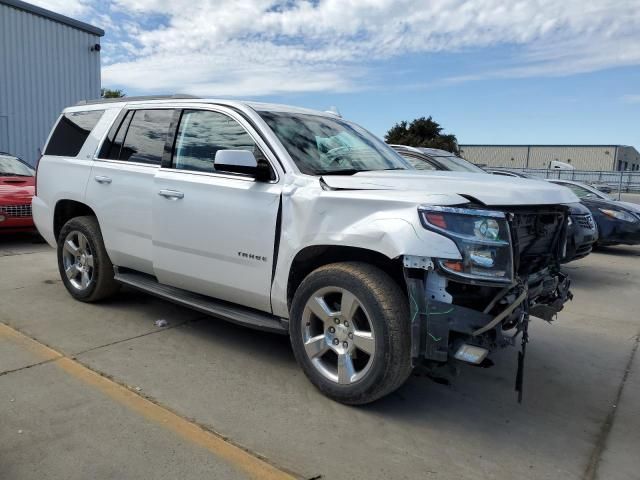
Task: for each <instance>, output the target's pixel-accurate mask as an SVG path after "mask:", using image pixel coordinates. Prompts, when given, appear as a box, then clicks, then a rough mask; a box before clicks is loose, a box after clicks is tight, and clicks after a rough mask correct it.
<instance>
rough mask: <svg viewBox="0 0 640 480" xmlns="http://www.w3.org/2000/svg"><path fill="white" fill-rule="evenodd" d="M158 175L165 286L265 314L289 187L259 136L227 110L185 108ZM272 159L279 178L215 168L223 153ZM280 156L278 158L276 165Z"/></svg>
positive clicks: (157, 229)
mask: <svg viewBox="0 0 640 480" xmlns="http://www.w3.org/2000/svg"><path fill="white" fill-rule="evenodd" d="M176 123H178V128H177V130H176V135H175V141H174V143H173V148H172V149H171V150H172V151H171V152H170V153H168V154H167V156H166V157H165V162H166V163H163V167H162V168H161V169H160V170H158V171H157V173H156V176H155V188H154V193H153V195H152V197H153V267H154V271H155V274H156V276H157V278H158V280H159V281H160V282H161V283H164V284H167V285H172V286H176V287H180V288H183V289H187V290H190V291H194V292H197V293H202V294H205V295H209V296H212V297H215V298H218V299H222V300H227V301H231V302H235V303H239V304H242V305H246V306H249V307H253V308H256V309H260V310H263V311H270V310H271V302H270V289H271V277H272V266H273V260H274V258H273V255H274V242H275V232H276V219H277V215H278V208H279V205H280V193H281V184H280V183H279V180H278V176H277V173H276V170H275V169H273V163H272V162H271V161H270V160H269V158H268V157H267V156H265V153H266V154H267V155H269V156H271V154H270V153H269V152H268V151H267V147H266V145H265V144H264V142H263V141H262V140H261V139H260V137H259V135H258V134H257V132H255V131H254V130H253V129H252V127H251V126H250V125H248V124H246V123H245V122H244V121H243V119H242V118H241V117H239V116H238V115H237V114H236V113H235V112H233V111H231V110H229V109H226V108H224V107H211V108H210V109H192V110H184V111H182V113H181V115H180V116H179V118H177V119H176ZM223 149H234V150H236V149H245V150H250V151H252V152H253V153H254V155H255V156H256V158H257V159H260V160H262V161H265V162H268V163H269V164H270V165H271V169H272V181H267V182H258V181H255V180H254V179H253V178H252V177H250V176H247V175H241V174H230V173H228V172H223V171H217V170H216V169H215V168H214V164H213V161H214V157H215V153H216V152H217V151H218V150H223ZM273 159H274V158H273V157H271V160H273Z"/></svg>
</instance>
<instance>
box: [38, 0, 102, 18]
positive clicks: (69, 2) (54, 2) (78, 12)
mask: <svg viewBox="0 0 640 480" xmlns="http://www.w3.org/2000/svg"><path fill="white" fill-rule="evenodd" d="M29 3H31V4H33V5H36V6H38V7H42V8H46V9H47V10H51V11H52V12H56V13H60V14H62V15H66V16H68V17H79V16H82V15H84V14H86V13H87V11H88V9H89V6H88V0H29Z"/></svg>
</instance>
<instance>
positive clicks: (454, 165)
mask: <svg viewBox="0 0 640 480" xmlns="http://www.w3.org/2000/svg"><path fill="white" fill-rule="evenodd" d="M431 156H432V157H433V159H434V160H436V161H437V162H439V163H441V164H442V166H443V167H444V168H446V169H447V170H451V171H452V172H473V173H487V172H485V171H484V170H483V169H481V168H480V167H476V166H475V165H474V164H473V163H471V162H467V161H466V160H465V159H464V158H460V157H456V156H455V155H448V156H446V157H436V156H434V155H431Z"/></svg>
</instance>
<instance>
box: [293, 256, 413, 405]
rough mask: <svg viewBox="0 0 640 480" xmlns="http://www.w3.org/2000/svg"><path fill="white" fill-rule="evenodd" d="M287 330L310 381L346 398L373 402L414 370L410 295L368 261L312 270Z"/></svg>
mask: <svg viewBox="0 0 640 480" xmlns="http://www.w3.org/2000/svg"><path fill="white" fill-rule="evenodd" d="M290 335H291V344H292V346H293V351H294V354H295V356H296V359H297V361H298V363H299V364H300V365H301V366H302V369H303V370H304V372H305V374H306V375H307V377H308V378H309V380H311V382H312V383H313V384H314V385H315V386H316V387H317V388H318V389H319V390H320V391H321V392H322V393H324V394H325V395H327V396H328V397H330V398H332V399H334V400H336V401H339V402H342V403H346V404H352V405H358V404H365V403H369V402H373V401H374V400H377V399H378V398H380V397H382V396H384V395H387V394H388V393H391V392H392V391H394V390H395V389H396V388H398V387H399V386H400V385H402V384H403V383H404V381H405V380H406V379H407V377H408V376H409V374H410V373H411V358H410V343H411V339H410V330H409V310H408V306H407V299H406V295H404V294H403V292H402V290H401V289H400V288H399V287H398V285H397V284H396V283H395V282H394V281H393V280H392V279H391V278H390V277H389V276H388V275H387V274H386V273H384V272H383V271H382V270H380V269H379V268H377V267H374V266H372V265H369V264H366V263H360V262H345V263H334V264H330V265H325V266H323V267H320V268H318V269H317V270H315V271H313V272H312V273H311V274H309V276H308V277H307V278H305V280H304V281H303V282H302V284H301V285H300V287H299V288H298V290H297V291H296V294H295V296H294V299H293V303H292V306H291V328H290Z"/></svg>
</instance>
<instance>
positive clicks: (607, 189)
mask: <svg viewBox="0 0 640 480" xmlns="http://www.w3.org/2000/svg"><path fill="white" fill-rule="evenodd" d="M589 185H590V186H592V187H593V188H595V189H596V190H600V191H601V192H602V193H611V192H613V188H611V185H609V184H608V183H605V182H591V183H589Z"/></svg>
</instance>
